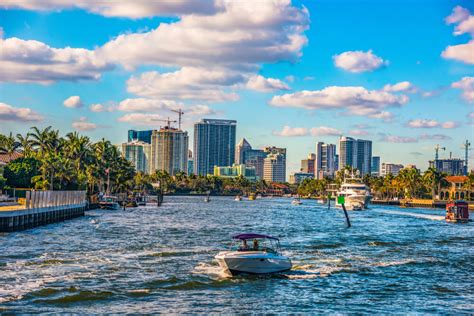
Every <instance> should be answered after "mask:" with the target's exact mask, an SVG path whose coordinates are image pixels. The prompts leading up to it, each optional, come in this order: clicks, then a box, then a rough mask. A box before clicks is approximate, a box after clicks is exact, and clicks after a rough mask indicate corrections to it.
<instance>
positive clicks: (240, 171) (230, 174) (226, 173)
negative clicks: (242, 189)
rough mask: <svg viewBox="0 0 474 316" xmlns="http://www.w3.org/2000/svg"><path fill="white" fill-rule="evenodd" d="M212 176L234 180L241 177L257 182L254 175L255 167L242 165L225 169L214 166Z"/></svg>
mask: <svg viewBox="0 0 474 316" xmlns="http://www.w3.org/2000/svg"><path fill="white" fill-rule="evenodd" d="M214 175H215V176H217V177H222V178H236V177H239V176H242V177H244V178H246V179H247V180H249V181H257V180H259V177H257V176H256V175H255V167H250V166H246V165H244V164H242V165H236V164H234V165H232V166H226V167H218V166H214Z"/></svg>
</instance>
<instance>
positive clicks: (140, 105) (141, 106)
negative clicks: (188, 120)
mask: <svg viewBox="0 0 474 316" xmlns="http://www.w3.org/2000/svg"><path fill="white" fill-rule="evenodd" d="M182 106H183V105H182V104H181V103H177V102H175V101H168V100H156V99H146V98H135V99H125V100H123V101H121V102H120V103H119V105H118V107H117V109H118V110H119V111H124V112H153V111H159V110H177V109H179V108H180V107H182Z"/></svg>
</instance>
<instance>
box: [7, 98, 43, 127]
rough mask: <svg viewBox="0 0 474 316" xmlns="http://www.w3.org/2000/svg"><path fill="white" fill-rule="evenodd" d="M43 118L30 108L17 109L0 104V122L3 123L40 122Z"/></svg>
mask: <svg viewBox="0 0 474 316" xmlns="http://www.w3.org/2000/svg"><path fill="white" fill-rule="evenodd" d="M42 120H43V117H42V116H41V115H40V114H38V113H36V112H34V111H33V110H32V109H29V108H16V107H13V106H11V105H9V104H6V103H2V102H0V121H2V122H39V121H42Z"/></svg>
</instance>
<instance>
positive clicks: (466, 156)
mask: <svg viewBox="0 0 474 316" xmlns="http://www.w3.org/2000/svg"><path fill="white" fill-rule="evenodd" d="M470 146H471V143H470V142H469V141H468V140H467V139H466V142H464V143H463V144H462V147H464V175H465V176H467V173H468V171H469V169H468V167H467V164H468V162H469V150H470V149H469V147H470Z"/></svg>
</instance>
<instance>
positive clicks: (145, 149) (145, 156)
mask: <svg viewBox="0 0 474 316" xmlns="http://www.w3.org/2000/svg"><path fill="white" fill-rule="evenodd" d="M122 155H123V157H125V159H127V160H128V161H130V162H131V163H132V164H133V165H134V166H135V170H137V171H141V172H144V173H149V172H150V157H151V145H150V144H148V143H145V142H142V141H139V140H133V141H131V142H128V143H123V144H122Z"/></svg>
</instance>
